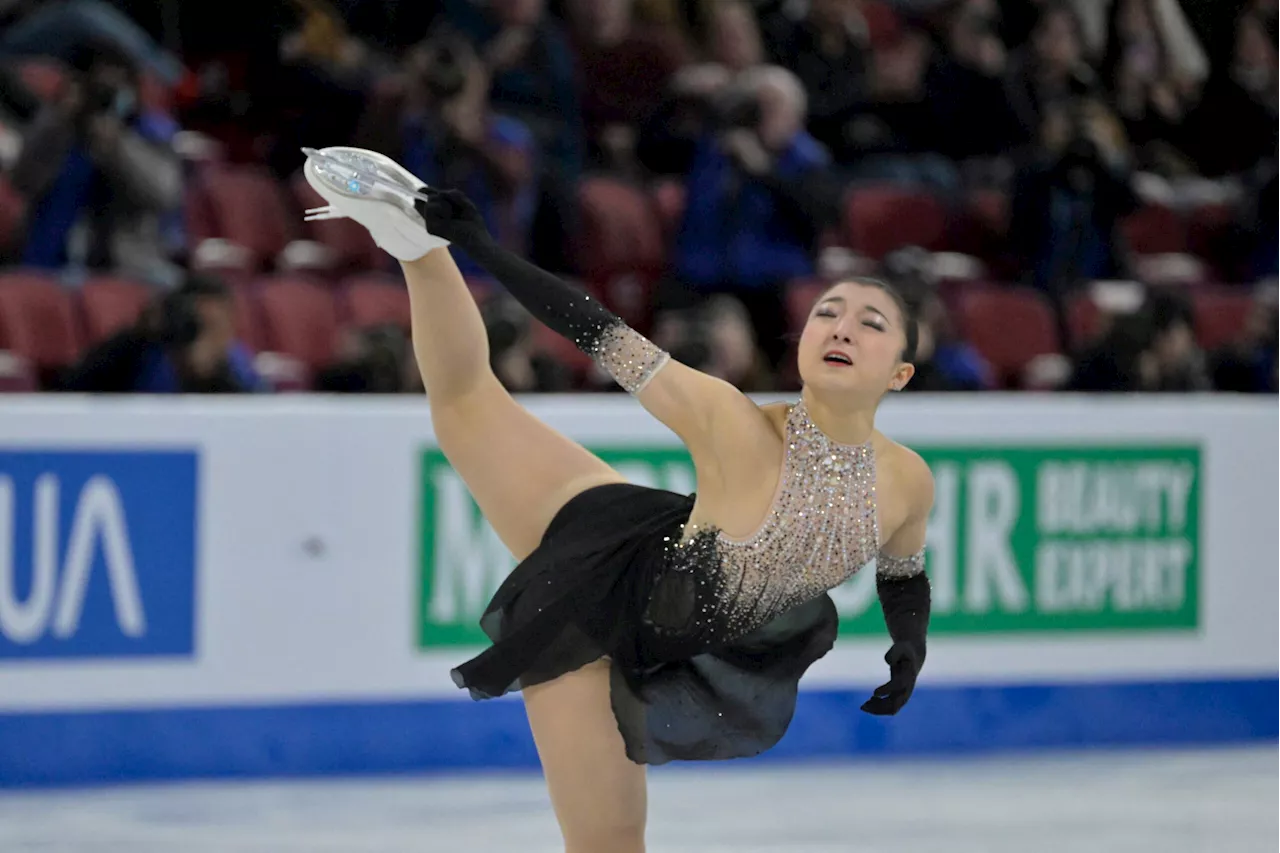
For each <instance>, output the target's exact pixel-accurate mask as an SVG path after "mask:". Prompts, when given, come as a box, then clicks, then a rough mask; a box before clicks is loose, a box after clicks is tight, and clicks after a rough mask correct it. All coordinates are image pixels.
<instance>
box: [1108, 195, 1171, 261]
mask: <svg viewBox="0 0 1280 853" xmlns="http://www.w3.org/2000/svg"><path fill="white" fill-rule="evenodd" d="M1120 230H1121V232H1122V233H1123V234H1124V238H1125V241H1126V242H1127V243H1128V244H1129V250H1130V251H1131V252H1133V253H1134V254H1136V255H1164V254H1179V253H1182V252H1186V251H1187V226H1186V223H1185V222H1183V221H1182V217H1180V216H1179V215H1178V214H1177V212H1175V211H1173V210H1171V209H1169V208H1167V207H1164V206H1163V205H1158V204H1147V205H1143V206H1142V207H1140V208H1139V209H1138V210H1136V211H1134V212H1133V213H1131V214H1129V215H1128V216H1126V217H1125V218H1124V219H1123V220H1121V222H1120Z"/></svg>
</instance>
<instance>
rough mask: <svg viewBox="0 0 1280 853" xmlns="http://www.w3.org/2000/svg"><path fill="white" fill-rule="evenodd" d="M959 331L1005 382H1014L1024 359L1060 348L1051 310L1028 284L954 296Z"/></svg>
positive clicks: (1023, 363)
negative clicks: (1026, 286) (956, 297)
mask: <svg viewBox="0 0 1280 853" xmlns="http://www.w3.org/2000/svg"><path fill="white" fill-rule="evenodd" d="M957 303H958V311H957V315H958V316H957V321H958V323H959V326H960V330H961V334H962V335H963V337H964V338H965V339H966V340H968V341H969V342H970V343H971V344H973V346H974V347H975V348H976V349H977V350H978V352H979V353H981V354H982V356H983V357H984V358H985V359H986V360H987V361H988V362H989V363H990V364H991V367H992V369H993V370H994V371H995V372H996V374H997V376H999V377H1000V379H1001V380H1002V382H1003V383H1004V384H1006V385H1016V384H1017V382H1018V378H1019V374H1020V373H1021V371H1022V369H1023V367H1025V366H1026V364H1027V362H1029V361H1031V359H1033V358H1035V357H1036V356H1039V355H1050V354H1053V353H1058V352H1060V351H1061V346H1060V345H1059V342H1058V330H1057V325H1056V323H1055V322H1054V317H1053V310H1052V309H1051V308H1050V307H1049V305H1048V303H1047V302H1046V301H1045V299H1044V297H1042V296H1041V295H1040V294H1039V293H1037V292H1035V291H1034V290H1030V289H1027V288H983V289H974V290H969V291H966V292H965V293H962V294H960V296H959V298H958V299H957Z"/></svg>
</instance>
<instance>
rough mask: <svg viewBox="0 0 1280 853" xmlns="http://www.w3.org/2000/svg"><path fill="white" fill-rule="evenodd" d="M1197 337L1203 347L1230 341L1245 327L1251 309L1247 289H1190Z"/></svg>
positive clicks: (1215, 346)
mask: <svg viewBox="0 0 1280 853" xmlns="http://www.w3.org/2000/svg"><path fill="white" fill-rule="evenodd" d="M1191 306H1192V312H1193V322H1194V324H1195V333H1196V340H1197V341H1198V342H1199V344H1200V346H1201V347H1202V348H1203V349H1206V350H1215V349H1217V348H1219V347H1221V346H1224V345H1226V344H1229V343H1232V342H1233V341H1235V340H1236V338H1238V337H1239V336H1240V333H1241V332H1242V331H1243V330H1244V327H1245V323H1246V322H1247V321H1248V319H1249V314H1250V313H1251V312H1252V311H1253V309H1254V298H1253V295H1252V294H1251V293H1249V292H1248V291H1247V290H1231V289H1228V288H1203V289H1196V290H1193V291H1191Z"/></svg>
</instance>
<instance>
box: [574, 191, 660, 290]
mask: <svg viewBox="0 0 1280 853" xmlns="http://www.w3.org/2000/svg"><path fill="white" fill-rule="evenodd" d="M578 203H579V205H580V206H581V210H582V231H581V233H580V234H579V235H578V239H577V258H578V268H579V269H580V270H581V271H582V274H583V275H584V276H586V277H587V278H588V279H590V280H592V281H595V282H600V283H603V282H606V281H608V280H609V279H611V278H613V277H614V276H618V275H625V274H627V273H634V272H639V273H658V272H661V270H662V268H663V266H664V264H665V262H666V253H665V251H664V248H663V242H662V229H661V226H660V225H659V223H658V219H657V216H656V215H655V212H654V209H653V206H652V205H651V204H650V200H649V199H648V198H647V197H646V196H645V194H644V193H643V192H641V191H640V190H638V189H636V188H635V187H633V186H631V185H629V184H626V183H623V182H622V181H619V180H616V179H613V178H588V179H586V180H585V181H583V182H582V184H581V185H580V186H579V187H578Z"/></svg>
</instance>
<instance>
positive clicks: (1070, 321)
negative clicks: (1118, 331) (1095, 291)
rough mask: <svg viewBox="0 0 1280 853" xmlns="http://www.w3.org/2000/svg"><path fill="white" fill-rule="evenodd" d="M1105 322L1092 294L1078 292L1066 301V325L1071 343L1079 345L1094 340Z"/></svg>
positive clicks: (1074, 345)
mask: <svg viewBox="0 0 1280 853" xmlns="http://www.w3.org/2000/svg"><path fill="white" fill-rule="evenodd" d="M1106 322H1107V319H1106V316H1105V315H1104V312H1103V310H1102V309H1101V308H1100V307H1098V303H1097V302H1096V301H1095V300H1094V298H1093V296H1092V295H1090V294H1088V293H1079V294H1076V295H1075V296H1072V297H1071V298H1070V299H1069V300H1068V301H1067V327H1068V328H1069V329H1070V331H1071V345H1072V346H1073V347H1080V346H1084V345H1086V344H1088V343H1089V342H1091V341H1093V340H1095V339H1096V338H1097V337H1098V335H1100V334H1101V333H1102V331H1103V326H1104V324H1105V323H1106Z"/></svg>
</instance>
